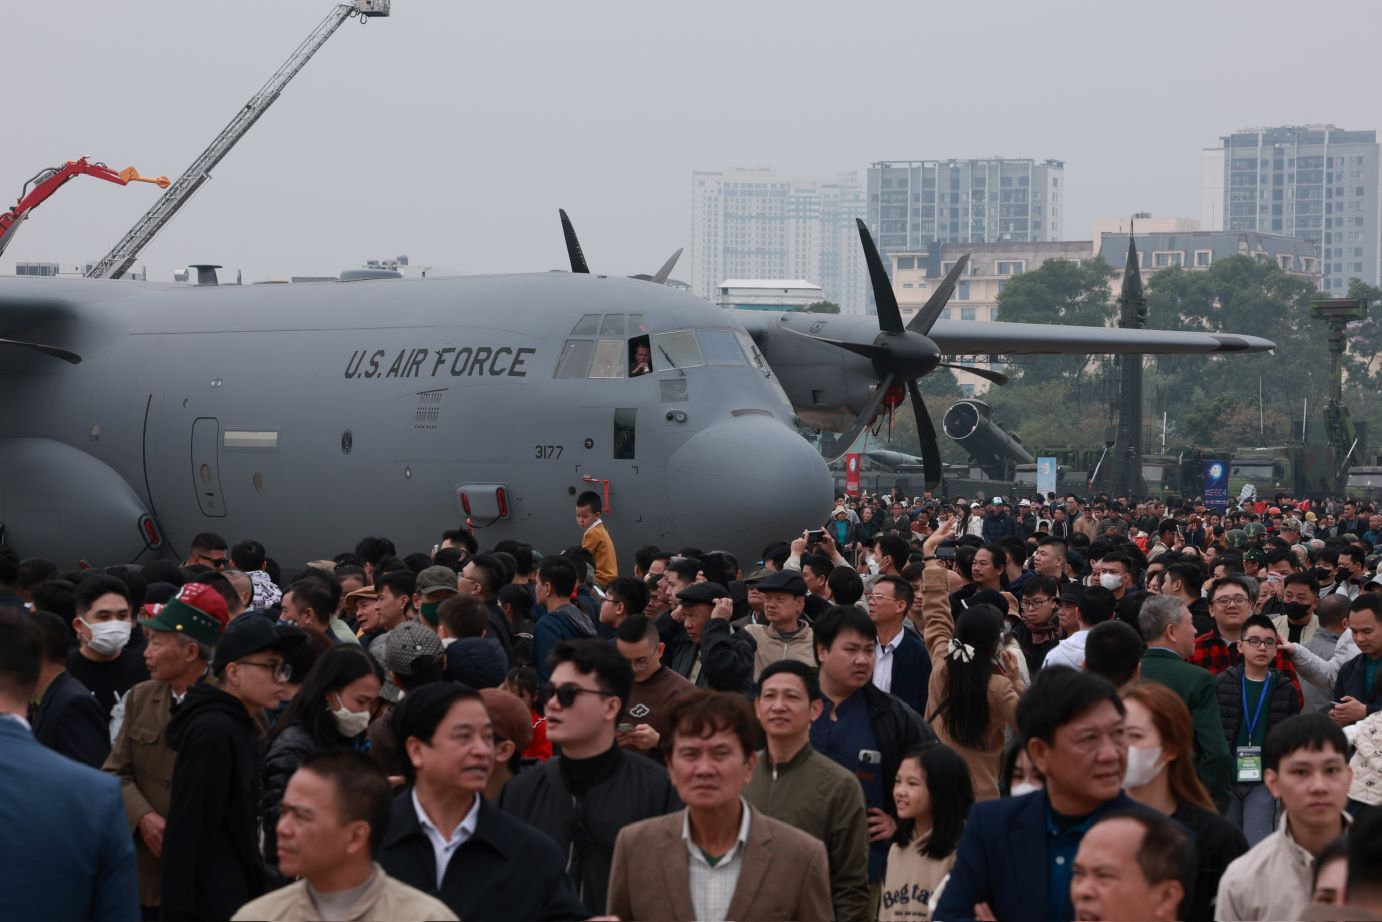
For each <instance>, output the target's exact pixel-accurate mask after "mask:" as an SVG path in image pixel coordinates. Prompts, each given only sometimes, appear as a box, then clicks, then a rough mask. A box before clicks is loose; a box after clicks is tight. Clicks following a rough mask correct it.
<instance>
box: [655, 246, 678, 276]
mask: <svg viewBox="0 0 1382 922" xmlns="http://www.w3.org/2000/svg"><path fill="white" fill-rule="evenodd" d="M680 258H681V250H680V249H678V250H677V251H676V252H675V253H673V254H672V255H671V256H670V257H669V258H668V260H667V261H666V262H665V263H663V264H662V268H661V269H659V270H657V275H654V276H653V278H652V280H653V281H654V282H655V283H657V284H658V285H666V284H667V279H668V278H669V277H670V276H671V275H672V267H673V266H675V265H676V264H677V260H678V259H680Z"/></svg>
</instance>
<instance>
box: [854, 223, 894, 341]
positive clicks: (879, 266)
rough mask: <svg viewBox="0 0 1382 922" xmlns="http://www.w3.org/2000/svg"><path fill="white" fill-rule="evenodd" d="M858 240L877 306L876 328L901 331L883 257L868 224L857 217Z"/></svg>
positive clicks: (891, 286)
mask: <svg viewBox="0 0 1382 922" xmlns="http://www.w3.org/2000/svg"><path fill="white" fill-rule="evenodd" d="M854 222H855V223H856V224H858V225H859V242H860V243H861V244H862V245H863V247H864V262H866V263H867V264H868V267H869V281H870V282H872V283H873V303H874V306H875V307H877V308H878V329H880V330H882V331H883V332H884V333H901V332H902V312H901V311H900V310H898V309H897V296H896V295H894V294H893V283H892V280H891V279H889V278H888V272H887V270H886V269H884V268H883V257H881V256H879V255H878V247H876V246H874V245H873V235H872V234H870V233H869V229H868V225H866V224H865V223H864V222H863V221H862V220H860V219H859V218H855V219H854Z"/></svg>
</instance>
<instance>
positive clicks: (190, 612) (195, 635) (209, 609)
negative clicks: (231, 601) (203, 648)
mask: <svg viewBox="0 0 1382 922" xmlns="http://www.w3.org/2000/svg"><path fill="white" fill-rule="evenodd" d="M143 612H144V614H146V615H147V616H148V617H145V618H140V619H139V623H140V625H142V626H143V627H147V628H149V629H150V630H154V631H169V632H172V633H175V634H186V635H187V636H188V637H191V638H192V639H193V640H195V641H197V642H198V643H204V644H206V645H207V646H208V647H214V646H216V643H217V641H219V640H220V639H221V635H222V634H224V633H225V629H226V625H227V624H228V623H229V622H230V612H229V610H228V609H227V608H226V600H225V599H224V598H223V597H222V596H221V594H220V593H219V592H217V591H216V590H215V589H212V588H211V587H210V586H208V585H206V584H205V583H188V584H187V585H185V586H183V587H182V588H181V589H180V590H178V593H177V595H175V596H173V597H172V598H171V599H168V600H167V603H166V604H163V605H157V604H155V605H145V606H144V608H143Z"/></svg>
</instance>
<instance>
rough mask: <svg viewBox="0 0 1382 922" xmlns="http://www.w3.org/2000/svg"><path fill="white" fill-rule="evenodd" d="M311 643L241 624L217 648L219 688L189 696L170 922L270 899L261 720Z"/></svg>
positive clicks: (166, 912) (172, 814) (165, 906)
mask: <svg viewBox="0 0 1382 922" xmlns="http://www.w3.org/2000/svg"><path fill="white" fill-rule="evenodd" d="M306 641H307V638H306V635H304V634H303V633H302V631H300V630H298V629H297V628H294V627H284V626H278V625H274V624H272V623H270V622H269V620H268V619H267V618H241V619H240V620H238V621H236V622H235V623H234V624H232V625H230V626H228V627H227V628H226V631H225V633H224V634H222V635H221V639H220V640H219V641H218V642H217V644H216V654H215V656H214V657H213V658H212V660H211V671H212V677H213V678H212V681H210V682H205V683H202V684H200V685H194V686H192V687H191V688H190V689H188V691H187V695H186V697H184V698H183V700H182V705H181V706H180V707H178V709H177V710H176V711H175V712H174V713H173V716H172V719H171V720H169V721H168V730H167V740H168V745H169V746H170V747H171V748H172V749H173V751H174V752H176V753H177V761H176V762H175V764H174V767H173V784H172V791H171V797H170V802H169V807H168V820H167V825H166V826H165V827H164V832H163V893H162V909H161V912H162V916H161V917H162V918H163V919H172V920H176V919H228V918H230V916H231V914H232V913H234V912H235V910H236V909H238V908H239V907H241V906H243V905H244V904H245V903H247V902H249V901H250V900H252V899H254V898H255V897H257V896H259V895H260V894H262V893H263V892H264V888H265V885H266V880H265V875H264V865H263V861H262V859H261V856H260V853H259V834H258V829H257V828H256V818H257V817H258V804H257V803H256V796H255V795H256V791H257V790H258V787H259V784H258V778H259V773H260V769H261V759H260V755H259V724H258V718H259V715H260V714H261V712H263V711H264V710H265V709H266V708H274V707H277V706H278V704H279V702H280V701H282V699H283V696H284V689H285V687H286V685H287V682H288V679H289V678H291V675H290V671H289V668H288V666H287V660H286V656H287V654H289V653H290V652H293V651H294V650H295V649H296V648H297V647H299V646H300V645H302V644H305V643H306Z"/></svg>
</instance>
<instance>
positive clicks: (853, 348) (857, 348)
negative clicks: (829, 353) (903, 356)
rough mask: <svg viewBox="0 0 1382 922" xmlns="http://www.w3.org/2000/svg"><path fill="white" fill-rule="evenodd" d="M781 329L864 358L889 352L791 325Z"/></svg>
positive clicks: (879, 356)
mask: <svg viewBox="0 0 1382 922" xmlns="http://www.w3.org/2000/svg"><path fill="white" fill-rule="evenodd" d="M782 329H784V330H786V331H787V332H788V333H791V334H793V335H795V336H800V337H801V338H802V339H814V340H815V341H816V342H818V343H825V344H826V345H828V346H836V347H838V348H840V349H847V350H848V351H850V352H853V353H855V354H856V355H862V356H863V357H864V358H866V359H870V360H872V359H881V358H885V357H886V356H888V354H889V353H888V350H886V349H884V348H882V347H880V346H875V345H872V344H870V343H851V342H846V341H845V340H843V339H830V338H828V337H825V336H817V335H815V334H814V333H803V332H802V331H801V330H794V329H792V328H791V327H789V326H785V325H784V326H783V327H782Z"/></svg>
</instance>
